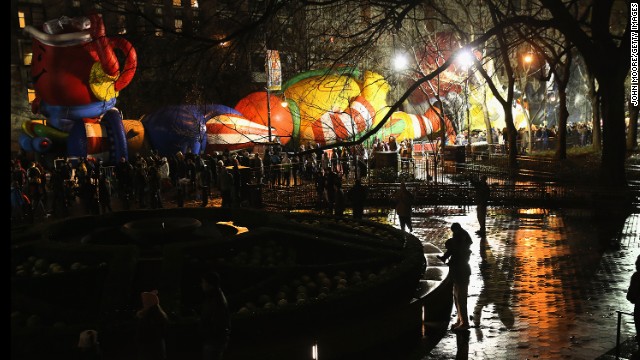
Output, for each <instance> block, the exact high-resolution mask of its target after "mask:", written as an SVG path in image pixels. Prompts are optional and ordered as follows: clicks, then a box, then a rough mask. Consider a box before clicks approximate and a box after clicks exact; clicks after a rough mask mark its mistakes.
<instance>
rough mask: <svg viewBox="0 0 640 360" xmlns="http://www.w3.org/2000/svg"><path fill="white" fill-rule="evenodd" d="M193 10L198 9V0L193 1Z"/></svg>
mask: <svg viewBox="0 0 640 360" xmlns="http://www.w3.org/2000/svg"><path fill="white" fill-rule="evenodd" d="M191 8H193V9H197V8H198V0H191Z"/></svg>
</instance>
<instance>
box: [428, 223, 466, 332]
mask: <svg viewBox="0 0 640 360" xmlns="http://www.w3.org/2000/svg"><path fill="white" fill-rule="evenodd" d="M451 232H452V233H453V236H452V237H451V238H450V239H449V240H447V241H446V242H445V247H446V249H447V251H446V252H445V253H444V254H443V255H442V256H437V258H438V259H440V261H442V262H446V261H447V260H449V262H448V263H447V265H449V276H450V277H451V279H452V280H453V299H454V302H455V305H456V311H457V312H458V321H456V323H455V324H453V326H452V327H451V329H452V330H468V329H469V316H468V310H467V296H468V293H469V278H470V277H471V267H470V266H469V257H470V256H471V249H470V248H471V244H472V243H473V241H472V240H471V236H469V233H468V232H467V231H466V230H464V229H463V228H462V226H461V225H460V223H457V222H456V223H453V224H451Z"/></svg>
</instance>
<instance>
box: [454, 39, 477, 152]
mask: <svg viewBox="0 0 640 360" xmlns="http://www.w3.org/2000/svg"><path fill="white" fill-rule="evenodd" d="M456 60H457V63H458V64H459V65H460V67H461V68H462V70H464V71H465V72H466V73H467V77H466V79H465V81H464V107H465V112H466V117H467V137H468V140H470V136H471V114H470V112H469V89H468V88H469V78H470V77H471V66H473V60H474V55H473V53H471V50H469V49H468V48H463V49H462V50H461V51H460V53H459V54H458V56H457V58H456ZM460 128H462V126H460ZM468 143H471V141H468Z"/></svg>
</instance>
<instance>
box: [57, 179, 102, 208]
mask: <svg viewBox="0 0 640 360" xmlns="http://www.w3.org/2000/svg"><path fill="white" fill-rule="evenodd" d="M54 196H56V195H55V193H54ZM98 201H99V202H100V208H101V210H102V213H103V214H106V213H107V212H113V209H112V208H111V182H110V181H109V179H108V178H107V177H106V176H105V175H104V174H102V175H100V178H99V180H98Z"/></svg>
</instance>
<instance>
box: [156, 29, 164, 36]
mask: <svg viewBox="0 0 640 360" xmlns="http://www.w3.org/2000/svg"><path fill="white" fill-rule="evenodd" d="M155 35H156V36H157V37H161V36H163V35H164V32H163V31H162V29H160V28H156V32H155Z"/></svg>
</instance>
